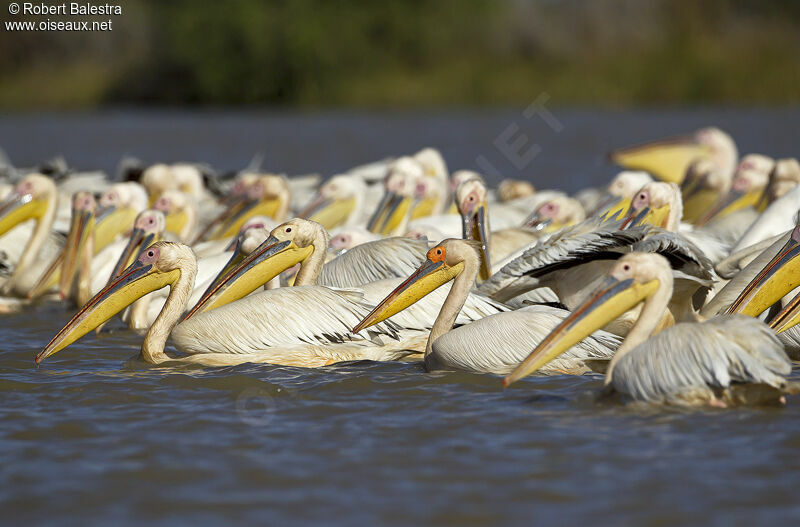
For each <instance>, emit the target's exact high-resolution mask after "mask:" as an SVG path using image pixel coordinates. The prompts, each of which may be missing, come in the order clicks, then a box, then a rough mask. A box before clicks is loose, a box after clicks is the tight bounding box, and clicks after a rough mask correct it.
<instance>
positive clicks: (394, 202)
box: [367, 191, 411, 236]
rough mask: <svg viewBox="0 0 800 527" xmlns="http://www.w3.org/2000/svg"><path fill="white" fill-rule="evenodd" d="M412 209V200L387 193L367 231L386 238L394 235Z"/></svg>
mask: <svg viewBox="0 0 800 527" xmlns="http://www.w3.org/2000/svg"><path fill="white" fill-rule="evenodd" d="M410 208H411V198H409V197H404V196H401V195H399V194H396V193H394V192H388V191H387V192H386V193H385V194H384V195H383V199H381V202H380V204H379V205H378V208H377V209H376V210H375V213H374V214H373V215H372V218H370V220H369V223H368V224H367V230H369V231H370V232H373V233H375V234H383V235H384V236H387V235H390V234H392V233H393V232H394V230H395V229H397V227H398V226H400V224H401V222H402V221H403V219H404V218H405V217H406V214H408V210H409V209H410Z"/></svg>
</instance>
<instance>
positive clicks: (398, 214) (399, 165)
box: [367, 156, 423, 236]
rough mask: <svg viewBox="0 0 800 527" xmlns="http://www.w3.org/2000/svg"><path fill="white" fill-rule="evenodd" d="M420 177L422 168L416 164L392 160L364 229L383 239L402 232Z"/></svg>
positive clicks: (401, 159) (399, 159)
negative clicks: (381, 190)
mask: <svg viewBox="0 0 800 527" xmlns="http://www.w3.org/2000/svg"><path fill="white" fill-rule="evenodd" d="M422 177H423V169H422V165H420V163H419V162H418V161H417V160H415V159H414V158H412V157H408V156H404V157H400V158H398V159H396V160H395V161H394V163H392V165H391V168H390V169H389V172H388V173H387V174H386V179H385V180H384V195H383V198H382V199H381V202H380V203H379V204H378V207H377V208H376V209H375V211H374V212H373V214H372V217H371V218H370V220H369V222H368V223H367V229H368V230H369V231H370V232H373V233H376V234H382V235H384V236H398V235H400V234H403V233H404V232H406V231H407V230H408V229H407V226H408V221H409V219H410V217H409V216H410V214H409V212H410V210H411V208H412V205H413V201H414V197H415V195H416V191H417V181H419V180H420V179H421V178H422Z"/></svg>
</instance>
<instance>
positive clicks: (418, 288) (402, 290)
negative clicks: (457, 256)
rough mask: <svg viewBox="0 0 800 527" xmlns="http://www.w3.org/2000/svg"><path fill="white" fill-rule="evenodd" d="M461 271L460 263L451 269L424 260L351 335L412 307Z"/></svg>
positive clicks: (442, 264)
mask: <svg viewBox="0 0 800 527" xmlns="http://www.w3.org/2000/svg"><path fill="white" fill-rule="evenodd" d="M463 270H464V264H463V263H461V262H460V263H458V264H456V265H454V266H452V267H451V266H449V265H447V264H445V263H444V262H442V261H439V262H434V261H433V260H430V259H427V260H425V262H423V264H422V265H421V266H420V267H419V269H417V270H416V271H414V273H413V274H412V275H411V276H409V277H408V278H407V279H406V280H405V281H404V282H403V283H402V284H400V285H399V286H397V288H396V289H395V290H394V291H392V292H391V293H389V294H388V295H387V296H386V298H384V299H383V300H382V301H381V303H380V304H378V305H377V306H376V307H375V309H373V310H372V311H370V313H369V315H367V316H366V317H365V318H364V320H362V321H361V322H359V323H358V325H357V326H356V327H354V328H353V333H358V332H359V331H361V330H362V329H366V328H368V327H370V326H374V325H375V324H377V323H379V322H383V321H384V320H386V319H387V318H389V317H391V316H392V315H395V314H397V313H399V312H400V311H402V310H404V309H406V308H407V307H409V306H411V305H414V304H415V303H416V302H417V301H419V300H420V299H421V298H422V297H424V296H425V295H427V294H429V293H430V292H431V291H434V290H435V289H437V288H439V287H441V286H443V285H444V284H446V283H447V282H449V281H450V280H453V279H454V278H455V277H456V276H458V275H459V274H461V272H462V271H463Z"/></svg>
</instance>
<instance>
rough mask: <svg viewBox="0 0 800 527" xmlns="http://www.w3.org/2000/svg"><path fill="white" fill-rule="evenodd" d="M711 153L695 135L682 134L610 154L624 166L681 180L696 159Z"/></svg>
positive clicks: (664, 177)
mask: <svg viewBox="0 0 800 527" xmlns="http://www.w3.org/2000/svg"><path fill="white" fill-rule="evenodd" d="M709 154H710V150H709V148H708V147H707V146H705V145H703V144H701V143H698V142H697V141H696V140H695V139H694V137H692V136H681V137H674V138H671V139H662V140H660V141H653V142H650V143H645V144H641V145H636V146H630V147H627V148H620V149H617V150H614V151H612V152H611V153H610V154H609V157H610V158H611V161H613V162H614V163H616V164H618V165H620V166H622V167H625V168H628V169H631V170H646V171H647V172H650V173H651V174H653V175H654V176H656V177H657V178H658V179H660V180H662V181H666V182H668V183H677V184H680V183H681V182H682V181H683V178H684V176H685V175H686V169H687V168H688V167H689V165H690V164H691V163H692V161H694V160H696V159H698V158H701V157H707V156H708V155H709Z"/></svg>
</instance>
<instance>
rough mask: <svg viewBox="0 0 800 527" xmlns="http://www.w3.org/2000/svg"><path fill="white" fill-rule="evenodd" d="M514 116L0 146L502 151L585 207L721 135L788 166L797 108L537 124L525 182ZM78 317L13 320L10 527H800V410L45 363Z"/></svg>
mask: <svg viewBox="0 0 800 527" xmlns="http://www.w3.org/2000/svg"><path fill="white" fill-rule="evenodd" d="M519 115H520V113H519V111H514V110H509V111H496V112H447V113H441V112H436V113H430V114H429V113H427V112H417V113H411V114H386V113H383V114H370V113H358V114H351V113H326V114H322V115H313V114H307V115H305V114H299V115H298V114H286V113H280V114H272V113H264V112H234V113H230V112H208V113H202V114H188V113H182V112H170V113H138V112H129V111H115V112H110V113H101V114H90V115H84V114H66V115H53V114H48V115H40V116H6V117H5V118H3V119H2V121H0V145H2V146H3V148H5V150H6V151H7V152H8V154H9V156H10V157H11V158H12V159H13V160H14V161H15V162H17V163H18V164H20V165H25V164H32V163H34V162H36V161H37V160H39V159H41V158H45V157H48V156H50V155H52V154H56V153H63V154H65V155H66V156H67V157H68V159H69V160H70V161H71V162H72V163H73V164H74V165H76V166H78V167H81V168H91V167H101V168H106V169H109V170H111V169H113V167H114V165H115V163H116V161H117V159H118V157H119V156H120V155H121V154H122V153H131V154H135V155H138V156H140V157H141V158H142V159H144V160H146V161H154V160H184V159H188V160H199V159H202V160H208V161H209V162H211V163H212V164H213V165H215V166H217V167H220V168H238V167H240V166H243V165H245V164H247V162H248V161H249V158H250V156H251V155H252V153H253V152H255V151H257V150H261V151H263V152H264V153H265V155H266V160H267V161H266V163H265V165H266V166H267V167H269V168H270V169H274V170H285V171H288V172H290V173H299V172H309V171H319V172H322V173H324V174H328V173H331V172H333V171H337V170H341V169H343V168H346V167H347V166H349V165H352V164H356V163H359V162H363V161H369V160H371V159H376V158H380V157H383V156H385V155H389V154H397V153H403V152H407V151H413V150H414V149H417V148H420V147H422V146H425V145H429V144H431V145H438V146H440V147H441V148H442V150H443V151H444V153H445V156H446V158H447V160H448V162H449V163H450V166H451V168H454V169H455V168H461V167H473V166H474V163H473V164H471V162H470V160H473V161H474V159H475V158H476V156H477V155H485V156H486V158H487V159H489V160H491V162H493V163H495V164H496V165H497V166H498V167H500V166H501V165H502V164H503V163H505V165H504V166H505V168H504V169H503V170H502V171H503V173H504V174H506V175H508V176H512V177H520V175H522V176H525V177H530V178H532V179H533V180H534V181H535V182H536V183H537V184H538V185H540V186H550V187H561V188H568V189H575V188H579V187H581V186H583V185H586V184H588V183H590V182H595V181H602V180H603V179H604V178H607V177H608V176H609V175H611V174H612V173H613V168H612V167H609V166H607V165H606V164H605V162H604V160H603V154H604V152H605V151H606V150H607V149H608V148H609V147H611V146H615V145H619V144H626V143H629V142H632V141H635V140H641V139H647V138H649V137H658V136H661V135H664V134H669V133H676V132H681V131H686V130H691V129H693V128H697V127H699V126H702V125H707V124H717V125H719V126H721V127H723V128H725V129H728V130H729V131H731V132H732V133H733V135H734V137H735V138H736V139H737V141H738V142H739V144H740V147H741V150H742V152H743V153H746V152H751V151H761V152H764V153H768V154H773V155H776V156H786V155H791V154H792V153H794V152H795V150H794V148H795V145H796V138H795V137H794V136H793V133H794V130H795V123H797V122H798V117H800V112H798V111H797V110H794V109H792V110H692V111H689V110H681V111H672V110H669V111H667V110H664V111H655V110H653V111H638V112H627V113H613V112H594V111H582V110H557V111H556V110H554V115H556V116H557V117H558V118H559V119H560V120H561V121H562V122H563V125H564V127H563V130H562V132H558V133H556V132H553V131H552V130H550V129H549V128H546V129H545V128H541V126H540V127H538V128H535V127H534V128H531V129H525V128H522V127H521V128H520V130H521V131H522V132H523V133H527V134H528V135H529V138H530V140H531V141H536V142H537V144H540V145H541V153H540V154H539V155H537V156H536V157H535V159H534V160H533V161H532V162H531V163H530V164H529V165H528V166H526V167H524V168H523V169H520V170H517V169H516V168H513V163H511V162H510V161H508V160H507V159H505V158H504V157H503V156H502V154H498V151H497V149H496V147H495V146H494V145H493V137H495V136H496V135H497V133H498V130H502V129H503V128H504V127H506V126H508V123H509V122H512V121H513V119H515V118H519ZM515 116H516V117H515ZM545 126H546V125H545ZM547 132H549V133H550V134H551V135H547ZM534 137H535V139H534ZM492 156H493V157H492ZM509 167H511V168H509ZM71 314H72V311H71V310H70V309H68V308H66V307H65V306H61V305H57V304H42V305H38V306H35V307H33V308H31V309H29V310H28V311H26V312H25V313H23V314H19V315H11V316H5V317H3V318H1V319H0V401H1V402H2V404H0V420H1V422H2V427H0V511H2V515H0V517H1V518H2V519H3V520H4V521H5V522H7V523H9V524H14V525H26V524H30V522H35V523H36V524H37V525H38V524H59V525H62V524H74V525H87V524H95V525H108V524H114V525H117V524H142V523H147V524H148V525H166V524H169V525H173V524H179V525H193V526H197V525H218V524H222V523H256V522H258V523H261V524H269V525H285V524H288V523H289V522H293V523H299V524H309V523H310V524H325V525H352V524H362V525H369V524H378V523H380V524H386V525H408V524H412V523H414V524H436V525H496V524H545V523H547V524H552V525H564V524H576V523H578V522H583V523H587V524H588V523H591V524H614V525H620V524H622V525H654V526H656V525H658V526H660V525H699V524H708V525H753V524H759V525H760V524H766V523H781V524H791V523H796V522H798V521H800V502H798V499H797V497H796V496H797V489H798V488H800V398H797V397H795V398H790V399H789V404H788V406H787V407H786V408H782V409H781V408H765V409H739V410H726V411H691V412H686V411H676V410H663V409H655V410H653V409H651V410H644V409H636V408H630V407H621V406H618V405H614V404H607V403H603V404H601V403H597V402H595V400H594V394H595V392H596V391H597V390H598V389H599V388H600V386H601V384H602V382H601V379H600V378H599V377H594V376H585V377H567V376H561V377H552V378H528V379H526V380H524V381H522V382H520V383H518V385H515V386H514V387H513V388H511V389H508V390H503V389H501V387H500V381H499V379H498V378H497V377H495V376H491V375H472V374H464V373H437V374H426V373H424V372H423V371H422V369H421V368H420V366H419V365H416V364H402V363H385V364H377V363H353V364H344V365H339V366H334V367H328V368H322V369H318V370H305V369H297V368H285V367H273V366H267V365H243V366H238V367H228V368H208V369H200V368H192V367H183V368H175V367H171V368H156V367H149V366H146V365H144V364H142V363H140V362H138V361H136V360H134V359H132V357H134V356H135V355H136V353H137V350H138V346H139V344H140V342H141V337H140V336H138V335H137V334H135V333H132V332H128V331H123V330H121V329H116V330H115V331H112V332H110V333H104V334H102V335H101V336H100V337H94V336H87V337H86V338H84V339H83V340H82V341H80V342H78V343H76V344H74V345H73V346H71V347H70V348H68V349H67V350H64V351H62V352H60V353H58V354H57V355H55V356H53V357H52V358H50V359H48V360H47V361H45V362H44V363H43V364H42V366H41V367H39V368H35V367H34V364H33V356H34V355H35V353H36V352H37V351H39V350H40V349H41V348H42V347H43V346H44V345H45V344H46V343H47V342H48V341H49V339H50V338H51V337H52V336H53V334H54V333H55V332H56V331H57V330H58V329H59V328H60V327H61V326H62V325H63V324H64V323H65V322H66V321H67V320H68V318H69V317H70V316H71Z"/></svg>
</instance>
